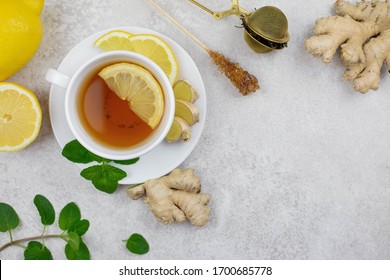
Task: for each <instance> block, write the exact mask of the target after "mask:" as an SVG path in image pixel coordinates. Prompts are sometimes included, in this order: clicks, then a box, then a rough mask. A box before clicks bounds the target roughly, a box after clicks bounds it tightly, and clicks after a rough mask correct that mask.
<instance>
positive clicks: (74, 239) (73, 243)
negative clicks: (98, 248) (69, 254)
mask: <svg viewBox="0 0 390 280" xmlns="http://www.w3.org/2000/svg"><path fill="white" fill-rule="evenodd" d="M68 238H69V239H68V244H69V246H70V247H71V248H72V249H73V250H75V251H77V250H78V249H79V246H80V236H78V235H77V233H74V232H69V234H68Z"/></svg>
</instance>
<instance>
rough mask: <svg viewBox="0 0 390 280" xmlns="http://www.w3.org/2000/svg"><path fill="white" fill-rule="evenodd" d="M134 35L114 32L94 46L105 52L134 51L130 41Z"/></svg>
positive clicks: (100, 39)
mask: <svg viewBox="0 0 390 280" xmlns="http://www.w3.org/2000/svg"><path fill="white" fill-rule="evenodd" d="M132 35H133V34H131V33H129V32H125V31H122V30H113V31H111V32H108V33H106V34H104V35H103V36H101V37H100V38H99V39H97V40H96V41H95V42H94V43H93V44H94V45H95V46H96V47H98V48H100V49H102V50H104V51H112V50H125V51H133V47H132V45H131V42H130V41H129V38H130V37H131V36H132Z"/></svg>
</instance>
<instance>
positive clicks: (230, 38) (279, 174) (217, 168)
mask: <svg viewBox="0 0 390 280" xmlns="http://www.w3.org/2000/svg"><path fill="white" fill-rule="evenodd" d="M157 1H158V2H159V3H160V4H161V5H163V6H164V7H166V8H167V9H169V10H170V11H171V13H172V14H173V15H175V17H176V18H177V19H178V20H179V21H180V22H182V23H183V25H184V26H186V27H188V29H190V30H191V31H193V33H194V34H195V35H196V36H198V37H199V38H200V39H201V40H202V41H203V42H204V43H205V44H207V45H208V46H209V47H210V48H212V49H214V50H218V51H221V52H223V53H224V54H225V55H227V56H229V57H230V58H231V59H232V60H235V61H238V62H240V63H241V65H242V66H243V67H244V68H246V69H247V70H248V71H250V72H252V73H254V74H255V75H256V76H257V77H258V78H259V81H260V83H261V86H262V90H261V91H260V92H258V93H256V94H253V95H250V96H247V97H242V96H240V95H239V94H238V92H237V90H236V89H235V88H234V87H233V86H232V85H231V84H230V82H229V81H228V80H227V79H226V78H225V77H224V76H223V75H221V74H220V73H219V72H218V71H217V69H216V67H215V66H214V65H213V64H212V62H211V61H210V59H209V57H208V56H207V55H206V54H205V52H204V51H202V49H200V48H199V47H198V46H197V45H195V44H194V43H193V42H192V41H191V40H190V39H188V38H187V37H186V36H185V35H183V33H182V32H180V31H179V30H178V29H177V28H175V27H174V26H173V25H172V24H171V23H169V22H168V21H167V20H165V19H164V18H162V17H161V16H160V14H159V13H157V12H156V11H155V10H154V9H153V8H152V7H151V6H150V5H149V3H148V2H147V1H141V0H130V1H124V0H120V1H119V0H115V1H114V0H107V1H93V0H80V1H74V0H72V1H55V0H47V1H46V3H45V9H44V12H43V14H42V19H43V22H44V26H45V35H44V38H43V41H42V45H41V47H40V49H39V51H38V53H37V54H36V56H35V57H34V59H33V60H32V61H31V62H30V63H29V64H28V65H27V66H26V67H25V68H24V69H23V70H21V71H20V72H19V73H18V74H17V75H15V76H13V77H12V78H10V79H9V81H13V82H17V83H20V84H22V85H24V86H26V87H28V88H30V89H31V90H33V91H34V92H36V94H37V96H38V98H39V100H40V102H41V105H42V108H43V124H42V129H41V133H40V136H39V138H38V139H37V140H36V142H34V143H33V144H32V145H30V146H29V147H28V148H27V149H25V150H23V151H21V152H18V153H9V154H7V153H2V154H0V201H2V202H6V203H9V204H11V205H13V206H14V208H15V209H16V210H17V212H18V213H19V216H20V218H21V226H20V227H19V228H18V229H17V230H15V232H14V237H15V238H22V237H25V236H29V235H37V234H40V232H41V226H40V223H39V217H38V214H37V212H36V210H35V207H34V205H33V202H32V201H33V198H34V196H35V195H36V194H38V193H40V194H43V195H45V196H46V197H48V198H49V199H50V200H51V201H52V202H53V204H54V206H55V208H56V209H57V210H58V211H59V209H61V208H62V207H63V206H64V205H65V204H66V203H68V202H70V201H74V202H76V203H77V204H78V205H79V206H80V208H81V211H82V215H83V217H85V218H86V219H89V220H90V222H91V228H90V230H89V232H88V233H87V234H86V236H85V242H86V243H87V244H88V246H89V248H90V251H91V255H92V258H93V259H388V258H389V257H390V126H389V121H388V120H389V118H390V78H389V77H388V75H387V74H386V72H385V71H383V73H382V82H381V86H380V90H378V91H377V92H370V93H369V94H366V95H361V94H359V93H357V92H355V91H354V90H353V89H352V87H351V85H350V83H349V82H346V81H344V80H343V79H342V77H341V75H342V72H343V70H344V69H343V67H342V66H341V65H340V63H339V60H338V59H336V60H335V61H334V62H333V63H332V64H330V65H324V64H322V62H321V61H320V59H318V58H315V57H313V56H311V55H309V54H307V53H306V51H305V49H304V46H303V43H304V40H305V39H306V38H307V37H308V36H309V35H310V34H311V29H312V28H313V26H314V22H315V20H316V19H317V18H319V17H322V16H326V15H330V14H331V7H332V5H333V1H332V0H326V1H303V0H297V1H255V0H247V1H241V2H242V5H243V6H244V7H246V8H247V9H252V8H254V7H259V6H261V5H275V6H278V7H279V8H281V9H282V10H283V11H284V12H285V14H286V15H287V17H288V19H289V23H290V27H289V30H290V33H291V41H290V42H289V47H288V48H287V49H285V50H283V51H280V52H273V53H269V54H265V55H258V54H255V53H253V52H252V51H251V50H249V49H248V47H247V46H246V45H245V44H244V43H243V38H242V36H243V34H242V33H243V30H241V29H239V28H235V27H234V25H239V23H240V21H239V20H238V19H237V18H234V17H232V18H228V19H225V20H222V21H219V22H217V21H213V20H212V18H211V17H210V16H209V15H208V14H206V13H203V12H202V11H200V10H198V9H196V8H195V7H193V6H191V5H190V4H189V3H188V2H187V1H168V0H157ZM207 2H209V6H210V7H211V8H213V9H216V10H217V9H223V8H225V7H228V6H229V1H228V0H219V1H212V2H211V1H203V3H207ZM114 26H141V27H147V28H151V29H154V30H156V31H159V32H161V33H164V34H165V35H167V36H169V37H171V38H173V39H174V40H175V41H177V42H178V43H179V44H180V45H181V46H183V47H184V48H185V49H186V50H187V52H188V53H189V54H190V55H191V56H192V57H193V59H194V60H195V62H196V63H197V66H198V68H199V70H200V72H201V74H202V77H203V80H204V82H205V87H206V92H207V95H208V99H207V102H208V115H207V120H206V126H205V129H204V132H203V136H202V138H201V140H200V142H199V144H198V145H197V147H196V148H195V150H194V151H193V153H192V154H191V155H190V156H189V157H188V159H187V160H186V161H185V162H184V163H183V165H182V167H183V168H186V167H193V168H195V169H196V171H197V174H198V175H199V176H201V178H202V183H203V191H204V192H207V193H209V194H210V195H211V198H212V202H211V204H210V207H211V211H212V216H211V220H210V223H209V224H208V225H207V226H206V227H205V228H202V229H197V228H194V227H192V226H191V225H190V224H184V225H168V226H167V225H162V224H160V223H158V222H157V221H156V220H155V219H154V217H153V215H152V214H151V212H150V211H149V210H148V208H147V206H146V205H144V204H143V203H142V202H141V201H131V200H130V199H128V198H127V197H126V195H125V190H126V188H125V187H123V188H121V189H120V190H118V191H117V192H116V193H115V194H113V195H107V194H104V193H101V192H98V191H96V190H95V189H94V188H93V187H92V186H91V185H90V184H89V183H88V182H86V181H84V180H83V179H82V178H81V177H80V176H79V175H78V174H79V172H80V170H79V168H78V167H77V166H76V165H74V164H72V163H70V162H68V161H67V160H66V159H64V158H63V157H62V156H61V150H60V147H59V145H58V143H57V142H56V139H55V138H54V135H53V133H52V129H51V126H50V119H49V118H50V116H49V113H48V98H49V84H48V83H47V82H45V80H44V75H45V73H46V71H47V69H48V68H49V67H53V66H54V67H56V66H58V65H59V64H60V62H61V61H62V59H63V58H64V56H65V55H66V54H67V53H68V52H69V51H70V50H71V49H72V48H73V46H74V45H75V44H77V43H78V42H80V41H81V40H82V39H83V38H85V37H87V36H89V35H91V34H94V33H95V32H97V31H99V30H102V29H106V28H111V27H114ZM383 70H384V69H383ZM57 231H58V230H57V227H56V226H53V227H50V228H49V229H48V232H49V233H54V232H57ZM133 232H138V233H141V234H143V235H144V236H145V238H146V239H147V240H148V241H149V243H150V247H151V250H150V253H148V254H147V255H144V256H136V255H133V254H131V253H129V252H128V251H127V250H126V248H125V246H124V243H122V241H121V240H123V239H126V238H127V237H128V236H129V235H130V234H131V233H133ZM7 241H8V235H6V234H0V244H3V243H6V242H7ZM48 246H49V248H50V249H51V250H52V253H53V256H54V258H56V259H63V258H65V256H64V253H63V246H64V244H63V242H62V241H60V240H49V241H48ZM0 258H1V259H22V258H23V250H22V249H20V248H17V247H15V248H11V249H8V250H6V251H4V252H2V253H0Z"/></svg>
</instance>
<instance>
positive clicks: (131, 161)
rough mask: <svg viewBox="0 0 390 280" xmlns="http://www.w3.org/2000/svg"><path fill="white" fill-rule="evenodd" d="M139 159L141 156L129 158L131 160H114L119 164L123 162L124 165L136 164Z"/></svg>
mask: <svg viewBox="0 0 390 280" xmlns="http://www.w3.org/2000/svg"><path fill="white" fill-rule="evenodd" d="M138 161H139V158H134V159H129V160H114V162H115V163H117V164H122V165H132V164H135V163H137V162H138Z"/></svg>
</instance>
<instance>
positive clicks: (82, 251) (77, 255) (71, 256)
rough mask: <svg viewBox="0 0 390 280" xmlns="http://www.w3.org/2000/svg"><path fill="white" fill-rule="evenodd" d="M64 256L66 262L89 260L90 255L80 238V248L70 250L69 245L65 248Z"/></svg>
mask: <svg viewBox="0 0 390 280" xmlns="http://www.w3.org/2000/svg"><path fill="white" fill-rule="evenodd" d="M65 255H66V258H67V259H68V260H90V259H91V255H90V254H89V250H88V247H87V245H85V243H84V242H83V241H82V240H81V238H80V246H79V249H78V250H74V249H72V247H71V246H70V245H69V244H66V246H65Z"/></svg>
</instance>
